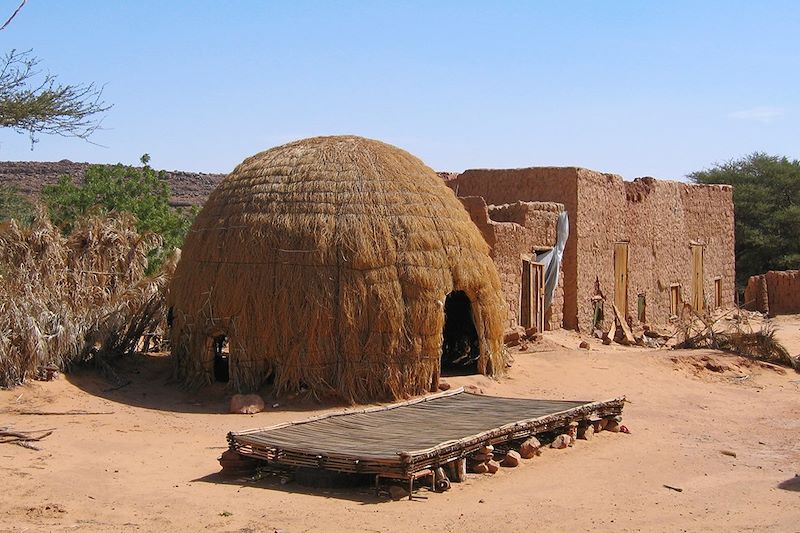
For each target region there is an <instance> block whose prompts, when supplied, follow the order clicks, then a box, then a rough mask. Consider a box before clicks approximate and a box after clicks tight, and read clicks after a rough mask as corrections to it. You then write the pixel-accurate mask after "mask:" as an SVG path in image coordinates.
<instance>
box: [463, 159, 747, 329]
mask: <svg viewBox="0 0 800 533" xmlns="http://www.w3.org/2000/svg"><path fill="white" fill-rule="evenodd" d="M448 185H450V187H452V188H453V189H454V190H455V191H456V193H457V194H458V195H460V196H464V195H470V196H481V197H483V198H484V199H485V200H486V202H487V203H489V204H504V203H514V202H518V201H532V200H536V201H542V202H558V203H561V204H563V205H564V206H565V208H566V210H567V212H568V213H569V217H570V236H569V239H568V241H567V246H566V249H565V253H564V263H563V272H564V276H563V282H564V288H563V294H564V308H563V309H564V316H563V325H564V327H566V328H571V329H577V330H579V331H589V330H590V329H591V325H592V315H593V305H592V297H593V296H595V295H596V294H597V289H598V288H599V291H600V294H601V295H602V296H603V297H604V299H605V302H606V305H605V313H604V314H605V317H606V321H608V320H609V319H610V318H611V317H612V316H613V311H612V309H611V303H613V301H614V243H615V242H621V241H625V242H628V243H629V249H628V255H629V259H628V261H629V265H628V275H629V278H628V308H627V310H625V311H624V312H625V313H626V314H627V316H630V317H631V318H632V319H633V322H634V324H637V323H638V312H637V311H638V310H637V297H638V295H639V294H643V295H644V297H645V301H646V304H647V309H646V314H645V322H646V323H647V324H649V325H653V326H666V325H667V324H668V323H669V319H670V316H669V315H670V286H671V285H672V284H679V285H680V286H681V297H682V300H683V301H685V302H691V298H692V294H691V291H692V249H691V246H690V245H691V244H692V243H697V244H703V245H705V247H704V280H703V284H704V297H705V301H706V303H707V305H708V307H709V308H710V307H713V304H714V280H715V279H716V278H719V279H720V280H721V284H722V285H721V289H722V304H723V307H727V306H729V305H732V304H733V301H734V254H733V245H734V232H733V231H734V229H733V190H732V188H731V187H729V186H725V185H693V184H687V183H680V182H672V181H657V180H655V179H653V178H639V179H637V180H634V181H633V182H625V181H623V179H622V178H621V177H620V176H618V175H615V174H608V173H602V172H595V171H592V170H588V169H582V168H574V167H565V168H553V167H541V168H528V169H511V170H468V171H466V172H464V173H463V174H461V175H459V176H458V177H457V178H453V179H450V180H449V181H448ZM504 213H505V214H504V215H502V216H506V217H507V218H508V219H509V220H511V219H514V220H519V216H520V215H519V214H518V213H514V212H513V210H512V209H511V208H506V209H505V211H504ZM500 216H501V215H500V212H498V213H497V214H496V215H495V217H494V218H499V217H500ZM495 238H496V237H495ZM621 311H622V310H621ZM606 324H607V322H606Z"/></svg>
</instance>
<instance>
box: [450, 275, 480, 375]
mask: <svg viewBox="0 0 800 533" xmlns="http://www.w3.org/2000/svg"><path fill="white" fill-rule="evenodd" d="M442 337H443V340H442V364H441V370H442V374H444V375H459V374H461V375H464V374H476V373H477V372H478V357H480V342H479V340H478V331H477V330H476V329H475V323H474V322H473V321H472V304H471V302H470V301H469V298H468V297H467V295H466V294H465V293H464V291H453V292H451V293H450V294H448V295H447V298H445V301H444V332H443V336H442Z"/></svg>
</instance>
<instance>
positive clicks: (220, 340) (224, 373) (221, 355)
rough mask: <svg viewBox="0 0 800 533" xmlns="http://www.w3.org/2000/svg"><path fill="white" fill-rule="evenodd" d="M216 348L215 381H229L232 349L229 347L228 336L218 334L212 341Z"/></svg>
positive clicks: (214, 348)
mask: <svg viewBox="0 0 800 533" xmlns="http://www.w3.org/2000/svg"><path fill="white" fill-rule="evenodd" d="M212 349H213V350H214V381H216V382H217V383H227V382H228V380H229V379H230V351H229V349H228V337H226V336H225V335H216V336H215V337H214V338H213V341H212Z"/></svg>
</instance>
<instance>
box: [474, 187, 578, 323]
mask: <svg viewBox="0 0 800 533" xmlns="http://www.w3.org/2000/svg"><path fill="white" fill-rule="evenodd" d="M460 200H461V202H462V203H463V204H464V207H465V208H466V209H467V212H468V213H469V214H470V217H471V218H472V220H473V222H475V225H476V226H478V229H479V230H480V232H481V234H482V235H483V236H484V239H485V240H486V242H487V243H488V244H489V246H490V248H491V256H492V259H493V260H494V262H495V265H496V266H497V271H498V273H499V275H500V282H501V285H502V289H503V297H504V299H505V300H506V302H507V304H508V310H509V313H508V317H509V322H508V324H507V326H508V327H509V328H513V327H516V326H517V325H518V324H519V308H520V294H521V282H522V274H521V272H522V257H523V256H524V255H528V254H531V253H532V252H534V251H535V250H536V249H537V248H543V247H553V246H554V245H555V242H556V226H557V222H558V214H559V213H560V212H561V211H563V210H564V207H563V206H562V205H561V204H556V203H547V202H516V203H513V204H505V205H500V206H487V205H486V202H485V201H484V199H483V198H481V197H474V196H473V197H462V198H460ZM563 278H564V276H563V273H561V274H560V275H559V284H558V287H557V288H556V292H555V295H554V296H553V302H552V304H551V307H550V309H551V311H550V312H549V313H548V314H547V315H546V324H545V328H546V329H557V328H560V327H561V325H562V310H563V307H564V281H563Z"/></svg>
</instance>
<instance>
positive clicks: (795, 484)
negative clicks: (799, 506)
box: [778, 474, 800, 492]
mask: <svg viewBox="0 0 800 533" xmlns="http://www.w3.org/2000/svg"><path fill="white" fill-rule="evenodd" d="M778 488H779V489H783V490H791V491H794V492H800V474H796V475H795V476H794V477H792V478H789V479H787V480H786V481H781V482H780V483H778Z"/></svg>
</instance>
